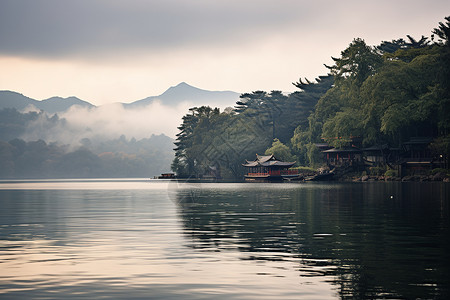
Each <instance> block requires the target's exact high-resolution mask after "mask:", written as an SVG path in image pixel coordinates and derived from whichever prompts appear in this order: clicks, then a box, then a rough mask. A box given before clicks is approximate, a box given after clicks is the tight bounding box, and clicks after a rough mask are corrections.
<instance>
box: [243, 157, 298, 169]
mask: <svg viewBox="0 0 450 300" xmlns="http://www.w3.org/2000/svg"><path fill="white" fill-rule="evenodd" d="M294 164H295V161H294V162H284V161H279V160H277V159H276V158H275V156H274V155H273V154H272V155H265V156H263V155H258V154H256V160H254V161H248V160H246V163H245V164H242V165H243V166H244V167H260V166H261V167H288V168H290V167H292V166H293V165H294Z"/></svg>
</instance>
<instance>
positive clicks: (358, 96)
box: [171, 17, 450, 179]
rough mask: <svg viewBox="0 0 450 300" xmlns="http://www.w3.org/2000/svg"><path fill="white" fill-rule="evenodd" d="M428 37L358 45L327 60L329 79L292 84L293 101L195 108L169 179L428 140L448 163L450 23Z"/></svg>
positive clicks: (266, 98)
mask: <svg viewBox="0 0 450 300" xmlns="http://www.w3.org/2000/svg"><path fill="white" fill-rule="evenodd" d="M431 33H432V34H431V35H430V37H426V36H422V37H421V38H420V39H415V38H413V37H411V36H409V35H407V36H406V39H403V38H399V39H397V40H392V41H383V42H381V43H380V44H379V45H376V46H370V45H367V44H366V43H365V41H364V40H363V39H361V38H355V39H354V40H353V41H351V43H350V44H349V45H348V47H347V48H346V49H344V50H343V51H342V52H341V53H340V57H336V58H334V57H333V58H332V59H333V62H334V64H333V65H331V66H327V68H328V69H329V74H327V75H326V76H320V77H318V78H317V79H315V80H313V81H310V80H308V79H300V80H299V81H298V82H294V83H293V84H294V85H295V87H297V88H298V91H296V92H294V93H291V94H289V95H284V94H283V93H282V92H280V91H270V92H266V91H254V92H251V93H244V94H242V95H241V96H240V101H239V102H237V103H236V106H235V107H234V108H228V109H225V110H224V111H223V112H221V111H220V110H219V109H217V108H212V107H207V106H202V107H193V108H191V109H190V110H189V112H188V113H187V114H186V115H185V116H184V117H183V122H182V124H181V125H180V126H179V127H178V129H179V133H178V135H177V140H176V142H175V145H176V148H175V158H174V160H173V162H172V166H171V167H172V170H173V171H174V172H176V173H177V174H178V175H179V176H180V177H184V176H185V177H190V176H195V177H201V176H202V175H204V174H208V173H211V172H217V170H220V176H221V177H223V178H234V179H238V178H242V175H243V171H244V170H243V168H242V163H244V162H245V160H253V159H254V158H255V154H274V155H275V156H276V157H277V158H279V159H280V160H285V161H294V160H295V161H296V162H297V166H309V167H318V166H320V165H321V164H322V163H323V158H322V155H321V153H320V151H319V149H318V148H317V147H316V144H317V143H328V144H329V145H330V146H333V147H337V148H338V147H345V146H350V145H352V143H356V142H357V143H358V146H359V147H368V146H373V145H383V144H387V145H389V146H391V147H400V146H401V145H402V143H403V142H405V141H408V140H409V139H410V138H411V137H420V136H428V137H432V138H433V142H432V143H431V145H430V148H431V150H432V151H434V153H439V154H440V155H444V156H445V157H446V158H448V157H449V154H450V136H449V129H450V122H449V121H450V83H449V80H450V43H449V36H450V17H446V18H445V21H444V22H440V23H439V24H438V25H437V27H436V28H434V29H432V32H431Z"/></svg>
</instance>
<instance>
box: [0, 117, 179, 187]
mask: <svg viewBox="0 0 450 300" xmlns="http://www.w3.org/2000/svg"><path fill="white" fill-rule="evenodd" d="M52 128H58V129H59V131H60V132H65V134H66V135H67V136H68V137H71V136H74V137H75V136H76V135H75V133H74V132H73V131H71V129H72V128H71V127H70V126H68V125H67V122H66V120H65V119H64V118H59V117H58V115H56V114H54V115H48V114H47V113H45V112H43V111H41V112H28V113H20V112H18V111H17V110H15V109H3V110H0V178H94V177H97V178H99V177H107V178H111V177H152V176H155V175H158V174H160V173H161V172H166V171H168V166H169V165H170V162H171V161H172V159H173V154H172V148H173V140H172V139H171V138H169V137H167V136H165V135H162V134H161V135H150V136H149V138H142V139H139V140H136V139H135V138H127V137H125V136H124V135H122V136H120V137H119V138H115V139H108V138H105V137H104V136H95V137H91V138H82V139H81V140H76V139H74V140H73V141H72V143H70V144H67V143H61V142H58V141H51V142H49V141H44V140H42V139H39V140H28V139H27V140H24V138H23V136H26V135H27V134H28V133H29V132H30V131H33V130H44V131H45V130H49V131H50V130H51V129H52Z"/></svg>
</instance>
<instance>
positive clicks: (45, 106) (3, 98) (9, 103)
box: [0, 91, 94, 114]
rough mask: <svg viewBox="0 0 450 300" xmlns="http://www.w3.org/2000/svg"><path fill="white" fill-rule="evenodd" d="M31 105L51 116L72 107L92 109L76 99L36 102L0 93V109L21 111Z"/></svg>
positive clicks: (15, 95)
mask: <svg viewBox="0 0 450 300" xmlns="http://www.w3.org/2000/svg"><path fill="white" fill-rule="evenodd" d="M31 105H32V106H34V107H36V108H37V109H41V110H44V111H46V112H48V113H51V114H54V113H57V112H63V111H66V110H68V109H69V108H70V107H71V106H73V105H79V106H84V107H94V105H92V104H90V103H89V102H86V101H83V100H81V99H78V98H76V97H68V98H61V97H52V98H49V99H45V100H42V101H38V100H35V99H32V98H29V97H26V96H24V95H22V94H19V93H16V92H12V91H0V109H3V108H15V109H17V110H19V111H21V110H23V109H25V108H26V107H29V106H31Z"/></svg>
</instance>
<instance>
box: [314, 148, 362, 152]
mask: <svg viewBox="0 0 450 300" xmlns="http://www.w3.org/2000/svg"><path fill="white" fill-rule="evenodd" d="M322 152H323V153H361V150H360V149H358V148H356V147H346V148H342V149H336V148H333V149H329V150H325V151H322Z"/></svg>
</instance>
